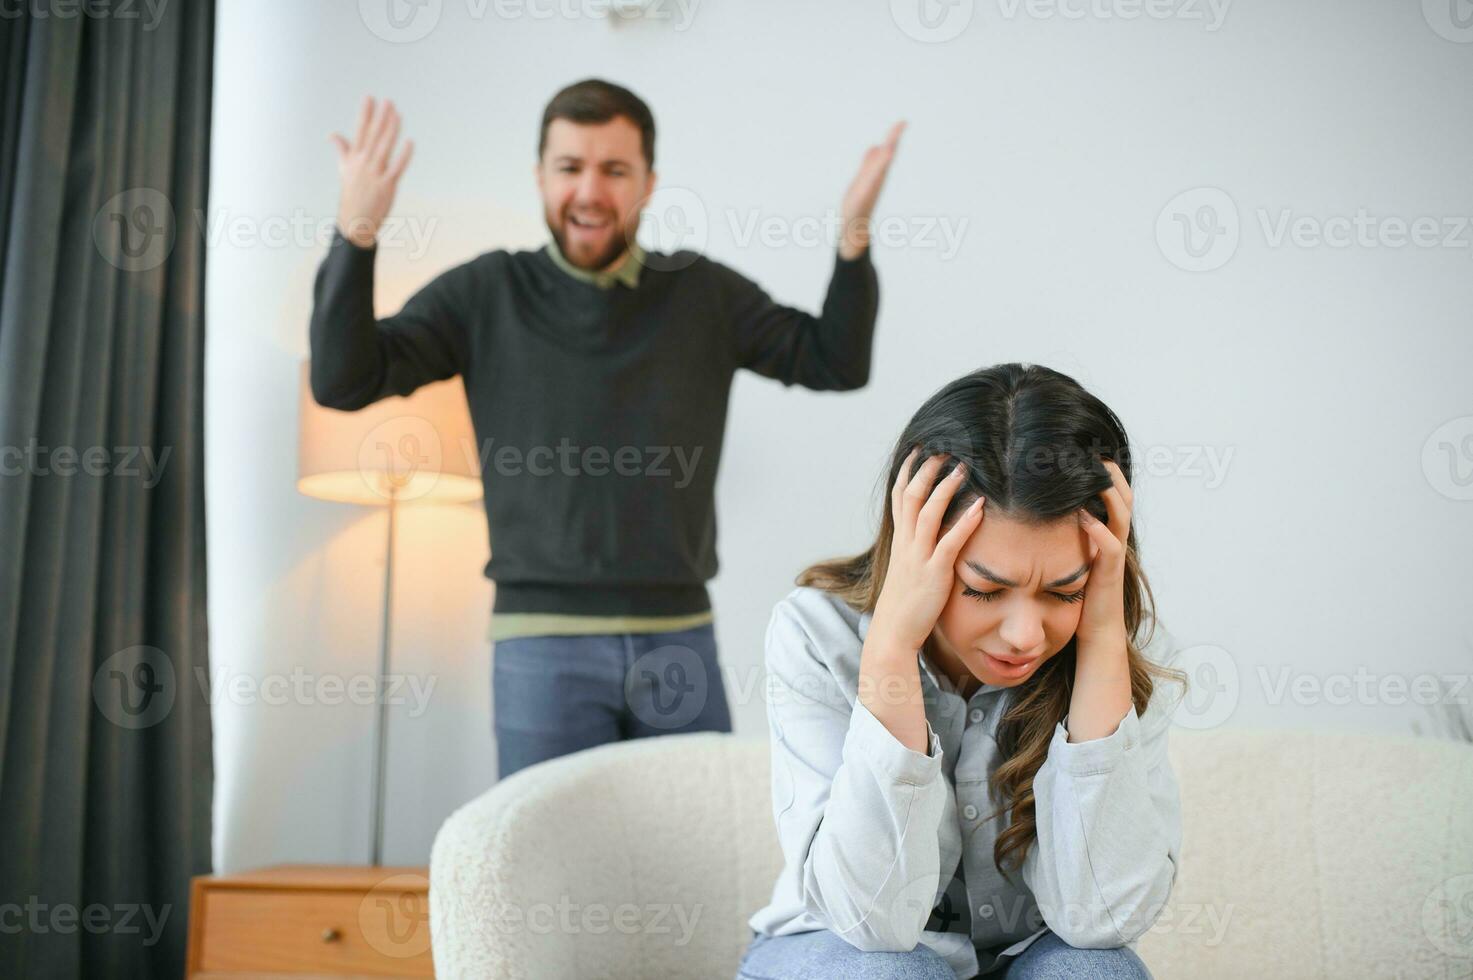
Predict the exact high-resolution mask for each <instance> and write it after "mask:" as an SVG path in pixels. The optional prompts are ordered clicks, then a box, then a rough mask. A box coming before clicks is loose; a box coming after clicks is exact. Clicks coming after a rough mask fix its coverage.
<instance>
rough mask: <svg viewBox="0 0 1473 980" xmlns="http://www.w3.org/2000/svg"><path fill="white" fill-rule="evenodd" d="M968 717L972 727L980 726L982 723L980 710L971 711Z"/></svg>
mask: <svg viewBox="0 0 1473 980" xmlns="http://www.w3.org/2000/svg"><path fill="white" fill-rule="evenodd" d="M970 717H971V719H972V724H974V725H980V724H981V723H982V709H981V708H973V709H972V714H971V715H970Z"/></svg>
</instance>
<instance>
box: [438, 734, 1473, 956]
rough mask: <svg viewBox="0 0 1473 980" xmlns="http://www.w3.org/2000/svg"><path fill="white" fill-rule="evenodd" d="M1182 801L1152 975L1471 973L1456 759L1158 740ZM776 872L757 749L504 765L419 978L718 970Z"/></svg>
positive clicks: (727, 743)
mask: <svg viewBox="0 0 1473 980" xmlns="http://www.w3.org/2000/svg"><path fill="white" fill-rule="evenodd" d="M1171 754H1172V762H1173V764H1174V766H1175V768H1176V772H1177V775H1178V779H1179V781H1180V784H1181V791H1182V801H1183V809H1184V828H1183V837H1184V841H1183V857H1182V867H1181V871H1180V873H1179V875H1178V878H1177V882H1176V887H1175V889H1174V890H1173V893H1172V900H1171V904H1170V906H1169V907H1168V909H1167V910H1165V911H1164V912H1163V915H1162V917H1161V919H1160V920H1158V922H1157V924H1156V926H1155V927H1154V928H1153V930H1152V931H1151V932H1150V933H1148V934H1147V935H1146V936H1144V937H1143V938H1142V939H1141V940H1140V943H1139V945H1138V947H1137V950H1138V952H1139V953H1140V955H1141V957H1142V958H1143V959H1144V960H1145V962H1146V964H1147V965H1148V966H1149V967H1150V968H1151V970H1152V972H1153V973H1154V974H1155V976H1157V977H1158V978H1165V980H1171V978H1175V977H1185V978H1190V980H1211V978H1217V977H1222V978H1225V980H1243V978H1280V977H1282V978H1295V980H1298V978H1305V977H1325V978H1335V980H1341V978H1355V977H1377V978H1381V977H1408V978H1410V977H1438V978H1451V977H1469V976H1473V747H1470V746H1468V745H1463V744H1459V743H1455V742H1450V741H1441V740H1434V739H1430V738H1413V737H1410V736H1409V737H1392V736H1369V735H1351V734H1328V733H1315V732H1275V731H1242V730H1237V731H1234V730H1217V731H1212V732H1206V733H1201V732H1191V731H1184V730H1177V731H1174V732H1173V733H1172V748H1171ZM780 864H781V855H780V852H779V850H778V847H777V840H776V835H775V833H774V830H773V825H772V814H771V811H770V809H769V788H768V747H767V743H766V741H765V740H763V739H751V738H738V737H734V736H730V735H681V736H664V737H661V738H654V739H643V740H639V741H634V742H626V743H621V744H617V745H610V746H605V747H602V748H598V749H593V750H590V751H587V752H582V753H579V754H577V755H573V756H569V757H567V758H564V759H559V760H556V761H554V762H550V763H545V764H543V765H540V766H534V767H532V768H530V769H526V770H523V771H522V772H519V773H517V774H515V775H513V776H511V777H510V778H508V779H505V780H503V781H502V782H500V783H498V784H497V785H496V786H494V787H493V788H492V789H491V790H490V791H488V792H487V793H486V794H485V795H483V796H481V797H480V798H479V799H476V800H474V801H473V802H471V803H469V804H467V805H466V806H464V807H462V808H461V809H459V810H457V811H456V812H455V813H454V814H452V815H451V817H450V819H448V820H447V821H446V822H445V825H444V826H443V827H442V828H441V829H440V832H439V835H438V836H437V837H436V839H435V844H434V849H433V853H432V855H431V859H430V926H431V934H432V936H433V952H434V960H435V967H436V973H437V975H438V976H441V977H449V978H457V980H458V978H477V980H500V978H506V980H512V978H528V980H558V978H565V977H566V978H573V977H577V978H580V980H581V978H594V977H610V978H638V980H649V978H655V977H680V978H706V977H710V978H721V980H730V978H731V977H732V976H733V975H734V974H735V972H736V967H737V963H738V961H739V959H740V958H741V954H742V951H743V950H744V949H745V947H746V944H747V939H748V930H747V925H746V919H747V917H748V916H749V915H750V914H751V913H752V912H754V911H755V910H756V909H758V908H760V907H761V906H762V905H764V904H766V902H767V900H768V896H769V894H770V891H771V888H772V884H773V880H774V878H775V876H776V875H777V873H778V870H779V867H780Z"/></svg>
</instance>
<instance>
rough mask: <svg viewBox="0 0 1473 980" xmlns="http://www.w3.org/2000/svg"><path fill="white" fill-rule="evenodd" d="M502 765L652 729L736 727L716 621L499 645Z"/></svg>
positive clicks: (495, 686)
mask: <svg viewBox="0 0 1473 980" xmlns="http://www.w3.org/2000/svg"><path fill="white" fill-rule="evenodd" d="M491 658H492V668H491V695H492V703H493V706H494V707H493V712H494V714H495V729H496V759H497V770H498V774H499V776H500V777H501V778H503V779H504V778H506V777H507V776H510V775H511V774H512V773H514V772H516V771H517V770H519V769H524V768H526V767H527V766H530V765H532V764H534V763H538V762H543V761H545V760H547V759H554V758H557V757H558V756H562V755H567V754H569V753H571V752H577V751H579V750H580V749H589V748H593V747H594V746H596V745H603V744H604V743H606V742H618V741H622V740H624V739H630V738H643V737H645V736H649V735H673V734H677V733H681V732H729V731H731V710H730V708H729V707H728V706H727V703H726V686H725V684H723V683H722V679H721V670H720V668H719V666H718V665H717V662H716V629H715V626H714V625H713V624H711V623H707V624H706V625H704V626H697V627H694V628H692V629H684V630H675V631H672V632H667V633H603V634H597V635H592V636H520V637H513V638H510V639H505V640H497V641H496V642H495V643H494V644H493V645H492V651H491Z"/></svg>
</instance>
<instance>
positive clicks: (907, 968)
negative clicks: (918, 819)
mask: <svg viewBox="0 0 1473 980" xmlns="http://www.w3.org/2000/svg"><path fill="white" fill-rule="evenodd" d="M983 976H984V977H986V978H987V980H1004V978H1006V980H1075V978H1082V977H1088V978H1090V980H1151V972H1150V971H1149V970H1147V969H1146V964H1144V963H1142V962H1141V958H1140V957H1139V956H1137V955H1135V953H1134V951H1132V950H1129V949H1126V948H1124V947H1121V948H1119V949H1076V948H1074V947H1073V946H1070V945H1069V944H1068V943H1066V942H1064V940H1062V939H1060V938H1059V937H1058V936H1056V935H1054V934H1053V933H1052V932H1048V933H1044V934H1043V935H1042V936H1039V937H1038V938H1037V939H1035V940H1034V941H1033V942H1032V943H1031V944H1030V945H1029V947H1028V948H1027V949H1025V950H1023V952H1022V953H1021V954H1019V955H1018V956H1016V957H1013V958H1012V959H1010V960H1009V961H1008V962H1007V964H1006V965H1004V966H1003V967H1002V968H1001V969H997V970H994V971H992V972H991V973H986V974H983ZM851 977H852V978H855V980H880V978H885V980H955V977H956V974H954V973H952V971H951V966H950V964H948V963H947V962H946V960H945V959H943V958H942V956H941V954H940V953H937V952H936V951H935V950H933V949H931V948H930V947H928V946H917V947H916V948H915V949H913V950H911V951H910V952H909V953H866V952H864V951H862V950H859V949H856V948H855V947H853V946H851V945H849V944H848V943H847V942H845V941H844V940H843V939H840V938H839V937H838V936H836V935H834V934H833V933H832V932H829V931H828V930H827V929H824V930H819V931H817V932H799V933H794V934H793V935H791V936H775V937H769V936H764V935H761V934H760V933H758V934H755V935H754V936H753V937H752V945H751V946H749V947H747V953H746V956H744V957H743V958H742V965H741V966H740V967H738V968H737V980H830V978H832V980H840V978H843V980H848V978H851Z"/></svg>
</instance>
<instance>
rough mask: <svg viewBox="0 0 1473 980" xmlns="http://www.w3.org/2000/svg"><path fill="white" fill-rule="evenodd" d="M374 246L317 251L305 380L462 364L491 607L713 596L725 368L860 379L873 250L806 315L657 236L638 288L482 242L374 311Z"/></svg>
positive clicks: (394, 377)
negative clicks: (404, 298)
mask: <svg viewBox="0 0 1473 980" xmlns="http://www.w3.org/2000/svg"><path fill="white" fill-rule="evenodd" d="M373 262H374V250H373V249H364V248H359V247H357V246H356V245H353V244H352V243H351V242H348V241H347V240H346V239H344V238H343V237H342V236H341V235H340V234H339V235H336V236H335V237H334V239H333V243H332V246H331V248H330V249H329V250H328V254H327V257H326V258H325V259H324V260H323V262H322V265H321V267H320V268H319V269H318V272H317V280H316V285H315V288H314V293H313V295H314V306H313V310H312V324H311V344H312V371H311V377H312V394H313V396H314V397H315V398H316V399H317V401H318V402H319V403H321V404H322V405H325V406H327V407H329V408H338V409H344V410H348V411H353V410H356V409H359V408H362V407H364V406H365V405H368V404H370V403H372V402H375V401H377V400H379V399H380V398H385V397H388V396H390V395H407V394H409V393H410V392H412V391H413V390H414V389H415V388H418V387H419V386H420V385H423V384H427V383H429V382H431V381H439V380H442V379H445V378H449V377H452V376H454V375H456V374H460V375H462V376H463V378H464V382H465V390H466V396H467V399H468V400H469V402H470V415H471V421H472V423H473V425H474V427H475V431H476V440H477V446H476V447H475V449H476V451H477V452H478V454H479V455H480V459H481V474H482V481H483V484H484V487H485V503H486V517H487V520H488V523H489V525H490V533H491V540H492V545H493V551H492V557H491V560H490V561H489V562H488V563H487V565H486V575H487V577H489V578H491V579H492V580H494V581H495V582H496V607H495V608H496V611H497V612H544V613H570V614H581V615H638V616H646V615H651V616H663V615H672V616H673V615H681V614H686V613H695V612H702V611H705V610H707V609H709V608H710V598H709V596H708V594H707V592H706V587H705V582H706V580H707V579H709V578H711V577H712V576H713V575H715V574H716V569H717V560H716V515H715V494H714V490H715V485H716V470H717V466H718V464H719V462H720V459H721V444H722V439H723V437H724V435H725V430H726V407H727V400H728V396H729V394H730V391H731V381H732V376H733V374H734V373H735V372H736V370H737V369H738V368H743V367H745V368H749V369H751V370H753V371H756V372H757V373H759V374H763V375H766V376H767V377H770V378H776V379H777V380H779V381H781V382H782V383H783V384H784V385H793V384H799V385H803V386H804V387H807V388H812V389H815V390H834V391H843V390H849V389H854V388H860V387H863V386H864V384H865V383H866V382H867V381H868V380H869V370H870V349H871V341H872V339H873V336H874V325H875V314H876V310H877V307H878V302H879V286H878V283H877V280H876V277H875V271H874V266H873V265H872V263H871V261H870V258H869V252H868V251H867V250H866V252H865V253H864V254H863V255H861V256H860V257H859V258H857V259H853V260H845V259H842V258H836V260H835V266H834V274H833V277H832V279H831V280H830V282H829V289H828V294H827V295H826V296H825V298H824V304H823V313H822V315H821V316H818V317H814V316H812V315H810V314H807V313H804V312H803V311H801V310H797V309H793V308H792V307H787V306H782V305H779V304H778V303H775V302H773V300H772V299H771V298H770V297H768V295H767V294H766V293H765V292H763V290H762V289H761V288H760V287H758V286H757V285H756V284H755V283H753V282H751V281H750V280H748V279H746V278H745V277H743V276H742V275H740V274H738V273H737V272H735V271H733V270H732V269H730V268H727V267H726V266H723V265H721V264H720V263H718V262H715V261H712V260H710V259H707V258H705V257H703V256H699V255H696V254H694V253H688V252H677V253H675V254H674V255H660V254H658V253H655V254H652V255H651V256H650V257H649V258H647V260H646V264H645V266H644V268H643V269H641V271H640V275H639V285H638V286H637V287H636V288H633V289H631V288H628V287H627V286H624V285H615V286H613V287H612V288H609V289H601V288H599V287H598V286H595V285H593V284H590V283H584V282H580V281H578V280H576V279H574V278H573V277H572V276H569V275H568V274H567V273H565V272H564V271H563V270H561V269H559V268H558V267H557V265H556V264H555V263H554V262H553V260H552V259H551V258H550V257H549V255H548V253H547V249H546V248H542V249H538V250H536V251H519V252H506V251H494V252H486V253H484V254H482V255H480V256H478V257H476V258H474V259H472V260H470V261H469V262H466V263H464V264H463V265H460V266H457V267H455V268H453V269H450V270H449V271H447V272H445V273H443V274H441V275H440V276H439V277H437V278H436V279H434V280H432V281H431V282H430V283H429V284H428V285H426V286H425V287H424V288H422V289H421V290H420V291H419V292H418V293H416V294H415V295H414V296H412V297H410V299H409V300H408V302H406V303H405V304H404V308H403V309H402V310H400V312H399V313H397V314H396V315H394V316H390V317H385V318H383V319H377V320H376V319H375V317H374V312H373ZM446 451H452V450H449V449H448V448H447V450H446ZM454 451H464V450H462V449H456V450H454Z"/></svg>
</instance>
